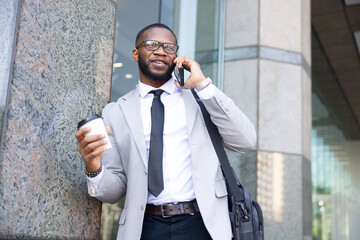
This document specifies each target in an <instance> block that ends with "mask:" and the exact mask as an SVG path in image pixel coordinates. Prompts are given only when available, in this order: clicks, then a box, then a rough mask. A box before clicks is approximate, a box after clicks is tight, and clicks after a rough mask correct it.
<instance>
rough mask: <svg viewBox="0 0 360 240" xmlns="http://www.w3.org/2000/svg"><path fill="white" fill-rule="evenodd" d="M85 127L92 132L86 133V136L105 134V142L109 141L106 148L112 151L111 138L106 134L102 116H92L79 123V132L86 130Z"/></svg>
mask: <svg viewBox="0 0 360 240" xmlns="http://www.w3.org/2000/svg"><path fill="white" fill-rule="evenodd" d="M85 127H90V128H91V131H90V132H88V133H86V134H85V136H91V135H97V134H104V135H105V136H106V138H104V140H106V141H107V144H106V145H105V146H104V147H106V149H110V148H111V147H112V146H111V143H110V140H109V136H108V134H107V132H106V128H105V124H104V121H103V119H102V117H101V116H100V115H98V114H95V115H91V116H89V117H87V118H85V119H83V120H81V121H80V122H79V123H78V130H80V129H82V128H85ZM102 147H103V146H102ZM95 150H96V149H95Z"/></svg>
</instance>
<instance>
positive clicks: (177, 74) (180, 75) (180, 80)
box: [174, 66, 185, 87]
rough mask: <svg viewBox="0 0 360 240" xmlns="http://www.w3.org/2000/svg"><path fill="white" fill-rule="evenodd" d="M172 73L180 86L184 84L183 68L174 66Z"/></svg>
mask: <svg viewBox="0 0 360 240" xmlns="http://www.w3.org/2000/svg"><path fill="white" fill-rule="evenodd" d="M174 74H175V78H176V81H177V82H178V83H179V84H180V86H181V87H183V86H184V83H185V82H184V68H183V67H182V66H181V68H178V67H175V69H174Z"/></svg>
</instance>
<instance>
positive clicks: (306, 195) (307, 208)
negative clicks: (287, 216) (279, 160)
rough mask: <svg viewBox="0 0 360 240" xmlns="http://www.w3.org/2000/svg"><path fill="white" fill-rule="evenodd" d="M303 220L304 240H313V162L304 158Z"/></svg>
mask: <svg viewBox="0 0 360 240" xmlns="http://www.w3.org/2000/svg"><path fill="white" fill-rule="evenodd" d="M302 174H303V176H302V201H303V203H302V214H303V216H302V219H303V236H304V240H310V239H312V201H311V200H312V199H311V194H312V182H311V161H310V160H309V159H307V158H305V157H303V161H302Z"/></svg>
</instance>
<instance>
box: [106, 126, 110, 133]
mask: <svg viewBox="0 0 360 240" xmlns="http://www.w3.org/2000/svg"><path fill="white" fill-rule="evenodd" d="M106 132H107V134H109V133H110V127H109V126H107V127H106Z"/></svg>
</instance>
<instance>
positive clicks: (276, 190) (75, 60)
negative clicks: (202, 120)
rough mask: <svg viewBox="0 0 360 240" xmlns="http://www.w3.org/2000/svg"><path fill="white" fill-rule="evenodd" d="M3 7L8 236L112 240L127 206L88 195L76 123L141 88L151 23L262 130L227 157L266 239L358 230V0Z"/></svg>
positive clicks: (2, 213) (121, 1)
mask: <svg viewBox="0 0 360 240" xmlns="http://www.w3.org/2000/svg"><path fill="white" fill-rule="evenodd" d="M0 3H1V6H0V16H1V17H0V19H2V20H0V27H1V30H0V39H1V40H2V41H0V42H1V43H0V44H1V45H2V46H3V49H4V51H3V52H4V54H3V56H2V57H0V63H1V64H0V65H1V66H4V68H1V69H0V86H1V90H0V94H1V95H0V101H1V102H0V104H1V112H0V119H1V122H0V123H1V128H0V130H1V146H0V179H1V180H0V223H1V224H0V238H5V239H13V238H20V239H21V238H26V239H45V238H60V239H98V238H101V239H115V236H116V232H117V228H118V220H119V217H120V214H121V208H122V203H121V202H120V203H118V204H115V205H109V204H102V207H101V203H100V202H99V201H97V200H95V199H91V198H89V197H88V196H87V194H86V179H85V177H84V173H83V168H84V166H83V163H82V160H81V158H80V156H79V154H78V153H77V148H76V140H75V137H74V135H75V132H76V124H77V122H78V121H79V120H81V119H82V118H84V117H86V116H87V115H89V114H91V113H99V112H100V111H101V109H102V108H103V107H104V106H105V104H106V103H107V102H109V101H116V99H117V98H118V97H120V96H122V95H123V94H125V93H126V92H128V91H129V90H131V89H133V88H134V87H135V85H136V84H137V82H138V79H139V78H138V68H137V64H136V63H134V62H133V60H132V56H131V50H132V49H133V48H134V41H135V37H136V34H137V32H138V31H139V30H140V29H141V28H142V27H144V26H146V25H148V24H151V23H155V22H161V23H164V24H166V25H168V26H169V27H171V28H172V29H173V30H174V32H175V33H176V35H177V37H178V43H179V46H180V49H179V53H178V55H187V56H190V57H192V58H194V59H195V60H197V61H198V62H199V63H200V65H201V67H202V69H203V71H204V73H205V75H207V76H209V77H211V78H212V79H213V82H214V83H215V84H216V85H217V86H218V88H220V89H222V90H223V91H224V92H225V93H226V94H227V95H228V96H230V97H231V98H232V99H233V100H234V102H235V103H236V105H238V106H239V108H240V109H242V111H243V112H244V113H245V114H246V115H247V116H248V117H249V118H250V120H251V121H252V122H253V123H254V125H255V126H256V129H257V134H258V143H257V147H256V149H254V150H253V151H251V152H249V153H246V154H239V153H235V152H228V156H229V159H230V161H231V164H232V166H233V167H234V169H235V171H236V172H237V174H238V176H239V178H240V180H241V182H242V184H243V185H244V186H245V187H246V188H247V189H248V190H249V192H250V193H251V195H252V196H253V198H254V199H256V200H258V202H259V203H260V204H261V206H262V209H263V213H264V218H265V229H264V231H265V236H266V239H276V240H278V239H291V240H297V239H299V240H300V239H306V240H307V239H322V240H325V239H326V240H327V239H348V240H352V239H357V236H359V235H360V233H359V231H360V230H359V229H360V221H359V220H358V217H357V216H358V215H359V208H358V206H359V203H360V202H359V199H360V189H359V188H360V184H359V181H360V178H359V174H358V172H359V170H360V159H359V157H358V156H359V155H358V153H359V149H360V148H359V146H360V142H359V139H360V127H359V126H360V124H359V123H360V96H359V94H358V92H360V57H359V54H360V52H359V46H358V44H360V17H359V16H360V1H357V0H345V1H342V0H312V1H310V0H294V1H286V0H276V1H275V0H256V1H254V0H240V1H239V0H151V1H141V0H133V1H125V0H94V1H78V0H66V1H52V0H51V1H44V0H41V1H40V0H17V1H16V0H14V1H5V0H0Z"/></svg>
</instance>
